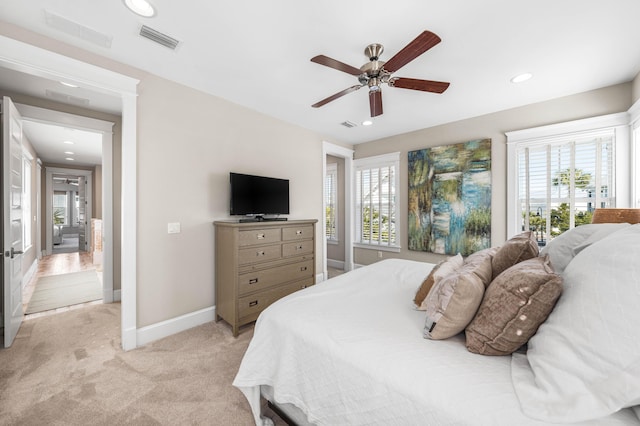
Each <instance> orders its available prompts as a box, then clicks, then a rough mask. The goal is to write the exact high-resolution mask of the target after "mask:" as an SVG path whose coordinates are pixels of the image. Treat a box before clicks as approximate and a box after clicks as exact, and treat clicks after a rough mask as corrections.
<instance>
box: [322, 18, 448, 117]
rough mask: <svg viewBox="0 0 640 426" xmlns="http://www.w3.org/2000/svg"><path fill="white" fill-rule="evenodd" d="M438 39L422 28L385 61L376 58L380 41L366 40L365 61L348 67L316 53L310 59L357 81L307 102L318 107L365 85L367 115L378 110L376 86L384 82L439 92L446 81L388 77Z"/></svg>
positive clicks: (381, 50) (438, 41)
mask: <svg viewBox="0 0 640 426" xmlns="http://www.w3.org/2000/svg"><path fill="white" fill-rule="evenodd" d="M440 41H441V39H440V37H438V36H437V35H436V34H434V33H432V32H431V31H423V32H422V33H421V34H420V35H419V36H418V37H416V38H415V39H414V40H413V41H412V42H411V43H409V44H407V45H406V46H405V47H404V48H403V49H402V50H401V51H399V52H398V53H396V54H395V56H393V57H392V58H391V59H389V60H388V61H386V62H385V61H380V60H378V58H379V57H380V55H381V54H382V52H383V50H384V47H383V46H382V45H381V44H378V43H374V44H370V45H369V46H367V47H366V48H365V49H364V54H365V55H366V56H367V57H368V58H369V62H367V63H366V64H364V65H363V66H361V67H360V68H356V67H352V66H351V65H347V64H345V63H343V62H340V61H337V60H335V59H332V58H329V57H328V56H324V55H318V56H315V57H313V58H311V62H315V63H316V64H320V65H324V66H327V67H329V68H334V69H336V70H338V71H342V72H346V73H348V74H351V75H355V76H357V77H358V81H359V82H360V84H357V85H355V86H351V87H349V88H348V89H345V90H343V91H341V92H338V93H336V94H334V95H331V96H329V97H328V98H325V99H323V100H321V101H320V102H317V103H315V104H313V105H311V106H312V107H313V108H318V107H321V106H323V105H325V104H328V103H329V102H331V101H334V100H336V99H338V98H340V97H342V96H344V95H346V94H348V93H351V92H355V91H356V90H358V89H360V88H361V87H364V86H367V87H369V108H370V110H371V117H377V116H378V115H381V114H382V90H381V89H380V86H381V85H382V84H384V83H386V84H388V85H389V86H390V87H398V88H401V89H411V90H421V91H423V92H432V93H442V92H444V91H445V90H447V88H448V87H449V83H445V82H443V81H433V80H419V79H415V78H403V77H392V76H391V74H392V73H394V72H396V71H397V70H399V69H400V68H402V67H403V66H405V65H406V64H408V63H409V62H411V61H413V60H414V59H415V58H417V57H418V56H420V55H422V54H423V53H424V52H426V51H427V50H429V49H431V48H432V47H433V46H435V45H436V44H438V43H440Z"/></svg>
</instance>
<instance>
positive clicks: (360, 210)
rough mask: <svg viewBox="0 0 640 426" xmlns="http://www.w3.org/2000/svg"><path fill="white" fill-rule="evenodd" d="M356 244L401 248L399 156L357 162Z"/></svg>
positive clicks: (371, 158)
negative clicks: (399, 234)
mask: <svg viewBox="0 0 640 426" xmlns="http://www.w3.org/2000/svg"><path fill="white" fill-rule="evenodd" d="M354 164H355V174H356V190H355V193H356V197H355V199H356V201H355V202H356V206H355V220H356V243H357V244H360V245H364V246H376V248H381V247H390V248H399V247H400V244H399V242H398V235H397V229H398V227H399V226H400V224H399V220H398V214H397V209H398V207H397V206H398V201H397V194H398V170H399V168H400V153H398V152H396V153H393V154H387V155H380V156H376V157H369V158H363V159H359V160H355V162H354Z"/></svg>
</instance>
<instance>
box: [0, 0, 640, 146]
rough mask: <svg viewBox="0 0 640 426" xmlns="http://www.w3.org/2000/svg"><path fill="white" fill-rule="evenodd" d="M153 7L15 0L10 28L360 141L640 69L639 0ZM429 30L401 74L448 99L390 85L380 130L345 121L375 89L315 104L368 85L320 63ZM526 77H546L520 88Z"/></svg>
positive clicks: (359, 113) (192, 0)
mask: <svg viewBox="0 0 640 426" xmlns="http://www.w3.org/2000/svg"><path fill="white" fill-rule="evenodd" d="M152 3H153V4H154V5H155V6H156V8H157V15H156V16H155V17H154V18H141V17H139V16H137V15H134V14H133V13H131V12H130V11H128V10H127V9H126V8H125V6H124V4H123V2H122V1H118V0H112V1H87V0H30V1H24V0H2V2H0V19H2V20H4V21H8V22H11V23H14V24H17V25H19V26H22V27H24V28H27V29H29V30H32V31H34V32H37V33H41V34H44V35H46V36H48V37H51V38H54V39H58V40H61V41H63V42H66V43H69V44H72V45H76V46H78V47H80V48H83V49H86V50H89V51H92V52H94V53H97V54H99V55H103V56H106V57H109V58H112V59H114V60H117V61H120V62H123V63H126V64H130V65H132V66H135V67H138V68H140V69H143V70H147V71H150V72H152V73H154V74H157V75H160V76H162V77H165V78H167V79H170V80H174V81H177V82H180V83H183V84H185V85H188V86H191V87H194V88H197V89H200V90H202V91H204V92H207V93H211V94H214V95H217V96H220V97H222V98H225V99H228V100H230V101H232V102H235V103H238V104H241V105H244V106H246V107H249V108H251V109H254V110H257V111H260V112H263V113H265V114H268V115H271V116H274V117H277V118H279V119H282V120H284V121H287V122H290V123H294V124H297V125H299V126H302V127H305V128H308V129H312V130H314V131H317V132H319V133H321V134H324V135H327V136H329V137H331V138H334V139H335V140H337V141H341V142H347V143H361V142H365V141H369V140H374V139H379V138H382V137H387V136H391V135H395V134H400V133H405V132H409V131H413V130H417V129H421V128H425V127H431V126H435V125H438V124H443V123H447V122H452V121H456V120H460V119H464V118H469V117H473V116H478V115H482V114H487V113H491V112H495V111H499V110H504V109H508V108H513V107H517V106H520V105H525V104H530V103H535V102H540V101H544V100H547V99H552V98H556V97H561V96H566V95H570V94H573V93H579V92H583V91H587V90H591V89H596V88H600V87H606V86H610V85H614V84H618V83H623V82H628V81H631V80H632V79H633V78H634V77H635V76H636V75H637V73H638V72H639V71H640V49H639V48H638V40H640V25H638V22H637V21H638V17H639V16H640V1H638V0H610V1H606V2H605V1H602V0H561V1H558V0H538V1H536V2H517V1H513V0H485V1H482V2H478V1H473V0H466V1H462V0H453V1H446V2H444V1H435V0H431V1H426V0H396V1H394V2H388V1H381V0H367V1H363V0H357V1H356V0H351V1H345V0H326V1H316V2H306V1H299V0H272V1H257V0H245V1H224V2H223V1H205V0H183V1H179V2H178V1H171V0H152ZM45 10H46V11H48V12H49V13H53V14H55V15H58V16H60V17H63V18H66V19H68V20H70V21H73V22H75V23H77V24H80V25H82V26H85V27H87V28H88V29H90V30H92V31H93V33H92V34H93V36H95V37H94V39H98V38H101V40H102V41H104V40H106V41H110V47H105V46H104V45H98V44H96V43H94V42H91V41H88V40H87V39H83V38H79V37H77V36H74V35H70V34H68V33H66V32H64V31H61V30H59V29H56V28H53V27H51V26H48V25H47V23H46V19H45ZM142 24H145V25H148V26H150V27H152V28H154V29H156V30H159V31H162V32H163V33H165V34H167V35H170V36H172V37H174V38H176V39H178V40H180V41H181V43H180V45H179V47H178V49H177V50H176V51H172V50H169V49H167V48H165V47H162V46H159V45H156V44H154V43H152V42H150V41H149V40H147V39H144V38H142V37H140V36H139V35H138V32H139V30H140V27H141V25H142ZM423 30H430V31H432V32H434V33H436V34H438V35H439V36H440V37H441V38H442V42H441V43H440V44H438V45H437V46H435V47H434V48H433V49H431V50H429V51H428V52H426V53H425V54H423V55H422V56H420V57H418V58H417V59H416V60H414V61H413V62H411V63H409V64H408V65H406V66H405V67H403V68H402V69H400V70H399V71H397V72H396V73H394V75H395V76H399V77H410V78H419V79H428V80H441V81H449V82H451V86H450V87H449V89H448V90H447V91H446V92H444V93H443V94H441V95H437V94H431V93H425V92H418V91H412V90H406V89H400V88H389V87H387V86H383V100H384V114H383V115H382V116H379V117H377V118H375V119H374V124H373V125H372V126H369V127H363V126H361V125H358V126H357V127H355V128H352V129H347V128H345V127H343V126H341V125H340V123H341V122H343V121H347V120H348V121H351V122H354V123H357V124H360V123H361V122H362V121H363V120H365V119H367V118H368V116H369V105H368V95H367V92H366V90H360V91H357V92H355V93H351V94H349V95H346V96H344V97H342V98H340V99H338V100H335V101H333V102H331V103H329V104H327V105H325V106H323V107H321V108H319V109H314V108H311V106H310V105H311V104H313V103H315V102H317V101H319V100H321V99H324V98H325V97H328V96H329V95H332V94H334V93H336V92H338V91H340V90H343V89H346V88H347V87H350V86H352V85H354V84H357V79H356V77H353V76H351V75H349V74H346V73H343V72H340V71H337V70H334V69H331V68H327V67H324V66H321V65H318V64H315V63H312V62H310V58H312V57H313V56H316V55H319V54H324V55H327V56H329V57H332V58H334V59H337V60H339V61H342V62H345V63H347V64H350V65H353V66H355V67H360V66H361V65H362V64H364V63H365V62H367V58H366V57H365V56H364V54H363V53H362V52H363V50H364V48H365V47H366V46H367V45H368V44H370V43H374V42H377V43H381V44H383V45H384V47H385V52H384V53H383V55H382V57H381V60H388V59H390V58H391V57H392V56H393V55H394V54H395V53H396V52H398V51H399V50H400V49H401V48H402V47H404V46H405V45H406V44H407V43H409V42H410V41H411V40H413V39H414V38H415V37H416V36H417V35H418V34H419V33H421V32H422V31H423ZM89 33H91V31H86V30H85V31H84V34H85V35H86V34H89ZM525 71H526V72H531V73H533V74H534V77H533V79H531V80H529V81H527V82H525V83H522V84H519V85H516V84H513V83H511V82H510V81H509V80H510V78H511V77H513V76H515V75H516V74H519V73H522V72H525ZM3 77H6V74H5V73H0V80H1V79H2V78H3ZM50 84H52V85H54V86H53V87H54V89H55V91H58V92H63V93H66V94H69V95H71V96H77V97H79V98H83V97H84V98H88V99H90V98H91V96H92V94H91V93H89V92H82V93H81V92H78V95H75V94H74V93H75V92H73V90H71V91H69V90H67V88H64V87H62V86H61V85H60V84H59V83H57V82H50ZM2 85H3V84H2V83H1V82H0V86H2ZM34 87H35V86H34ZM14 88H15V86H14ZM32 89H33V90H35V91H39V92H42V91H43V90H46V89H44V88H37V89H34V88H32ZM50 90H52V89H51V88H50ZM34 96H35V94H34ZM39 96H41V97H44V95H43V94H42V93H41V94H40V95H39ZM105 101H107V100H104V99H103V100H100V99H96V100H93V99H92V98H91V99H90V102H91V104H90V107H92V108H96V109H102V110H105V111H107V110H109V108H113V106H111V107H110V106H108V105H105V104H104V102H105ZM116 108H117V105H116Z"/></svg>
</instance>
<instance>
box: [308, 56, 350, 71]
mask: <svg viewBox="0 0 640 426" xmlns="http://www.w3.org/2000/svg"><path fill="white" fill-rule="evenodd" d="M311 62H315V63H316V64H320V65H324V66H325V67H329V68H333V69H336V70H338V71H342V72H346V73H347V74H351V75H360V74H362V71H361V70H360V69H359V68H356V67H352V66H351V65H347V64H345V63H344V62H340V61H337V60H335V59H332V58H330V57H328V56H324V55H318V56H314V57H313V58H311Z"/></svg>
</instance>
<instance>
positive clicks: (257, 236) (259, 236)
mask: <svg viewBox="0 0 640 426" xmlns="http://www.w3.org/2000/svg"><path fill="white" fill-rule="evenodd" d="M256 238H258V239H259V240H264V234H256Z"/></svg>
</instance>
